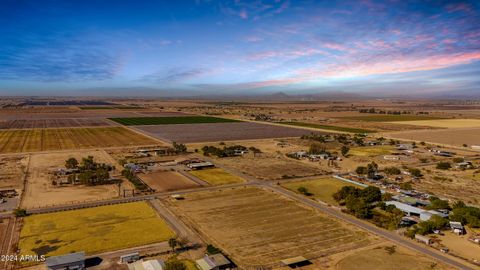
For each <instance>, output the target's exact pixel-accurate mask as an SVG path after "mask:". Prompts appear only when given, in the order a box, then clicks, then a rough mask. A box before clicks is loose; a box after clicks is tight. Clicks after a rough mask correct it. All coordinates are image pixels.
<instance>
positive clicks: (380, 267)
mask: <svg viewBox="0 0 480 270" xmlns="http://www.w3.org/2000/svg"><path fill="white" fill-rule="evenodd" d="M392 248H393V249H394V251H393V252H391V250H392ZM389 250H390V252H389ZM328 259H330V260H328ZM322 266H323V267H324V268H322V269H332V270H333V269H335V270H391V269H395V270H424V269H431V270H446V269H450V268H449V267H447V266H446V265H444V264H441V263H438V262H436V261H434V260H433V259H430V258H428V257H425V256H422V255H420V254H418V253H415V252H413V251H411V250H409V249H406V248H404V247H401V246H397V245H394V244H393V243H389V242H384V243H381V244H379V245H375V246H373V247H365V248H362V249H359V250H352V251H348V252H345V253H341V254H338V255H334V256H332V257H331V258H327V260H324V261H323V264H322ZM305 270H310V269H309V268H306V269H305Z"/></svg>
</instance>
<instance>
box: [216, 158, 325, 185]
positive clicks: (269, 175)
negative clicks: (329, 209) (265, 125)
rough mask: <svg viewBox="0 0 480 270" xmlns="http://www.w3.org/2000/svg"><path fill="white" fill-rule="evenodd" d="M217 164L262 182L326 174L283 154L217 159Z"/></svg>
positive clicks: (311, 165) (312, 165)
mask: <svg viewBox="0 0 480 270" xmlns="http://www.w3.org/2000/svg"><path fill="white" fill-rule="evenodd" d="M215 163H218V164H220V165H222V166H225V167H227V168H232V169H235V170H238V171H241V172H243V173H245V174H247V175H250V176H253V177H255V178H257V179H261V180H278V179H284V178H292V177H305V176H314V175H323V174H325V171H323V170H322V169H320V168H318V167H317V166H315V165H314V164H312V163H310V164H309V163H307V162H301V161H297V160H295V159H290V158H287V157H285V156H284V155H281V154H279V155H275V154H268V153H266V154H263V155H262V156H257V157H253V156H251V155H248V156H247V155H245V156H243V157H231V158H215Z"/></svg>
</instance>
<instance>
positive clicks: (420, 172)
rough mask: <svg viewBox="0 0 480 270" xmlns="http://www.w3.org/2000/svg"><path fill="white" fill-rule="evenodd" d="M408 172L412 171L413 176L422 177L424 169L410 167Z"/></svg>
mask: <svg viewBox="0 0 480 270" xmlns="http://www.w3.org/2000/svg"><path fill="white" fill-rule="evenodd" d="M408 172H409V173H410V175H411V176H414V177H422V176H423V175H422V171H420V169H417V168H409V169H408Z"/></svg>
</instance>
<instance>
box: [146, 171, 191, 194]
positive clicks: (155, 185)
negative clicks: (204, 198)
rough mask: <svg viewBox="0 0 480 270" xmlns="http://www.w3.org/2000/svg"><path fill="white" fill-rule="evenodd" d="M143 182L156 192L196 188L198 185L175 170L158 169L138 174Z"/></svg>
mask: <svg viewBox="0 0 480 270" xmlns="http://www.w3.org/2000/svg"><path fill="white" fill-rule="evenodd" d="M138 176H139V177H140V179H142V181H143V182H145V183H146V184H147V185H148V186H149V187H150V188H152V189H154V190H155V191H157V192H166V191H173V190H181V189H189V188H196V187H199V185H198V184H197V183H195V182H193V181H192V180H190V179H188V178H187V177H185V176H183V175H181V174H180V173H178V172H175V171H167V170H160V171H155V172H150V173H147V174H139V175H138Z"/></svg>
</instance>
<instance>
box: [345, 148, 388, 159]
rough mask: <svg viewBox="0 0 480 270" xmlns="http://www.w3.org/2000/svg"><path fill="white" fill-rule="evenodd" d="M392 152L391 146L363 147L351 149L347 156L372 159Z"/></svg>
mask: <svg viewBox="0 0 480 270" xmlns="http://www.w3.org/2000/svg"><path fill="white" fill-rule="evenodd" d="M392 150H393V147H392V146H389V145H388V146H387V145H382V146H364V147H353V148H352V149H350V151H349V152H348V154H349V155H352V156H359V157H374V156H379V155H388V154H390V152H391V151H392Z"/></svg>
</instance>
